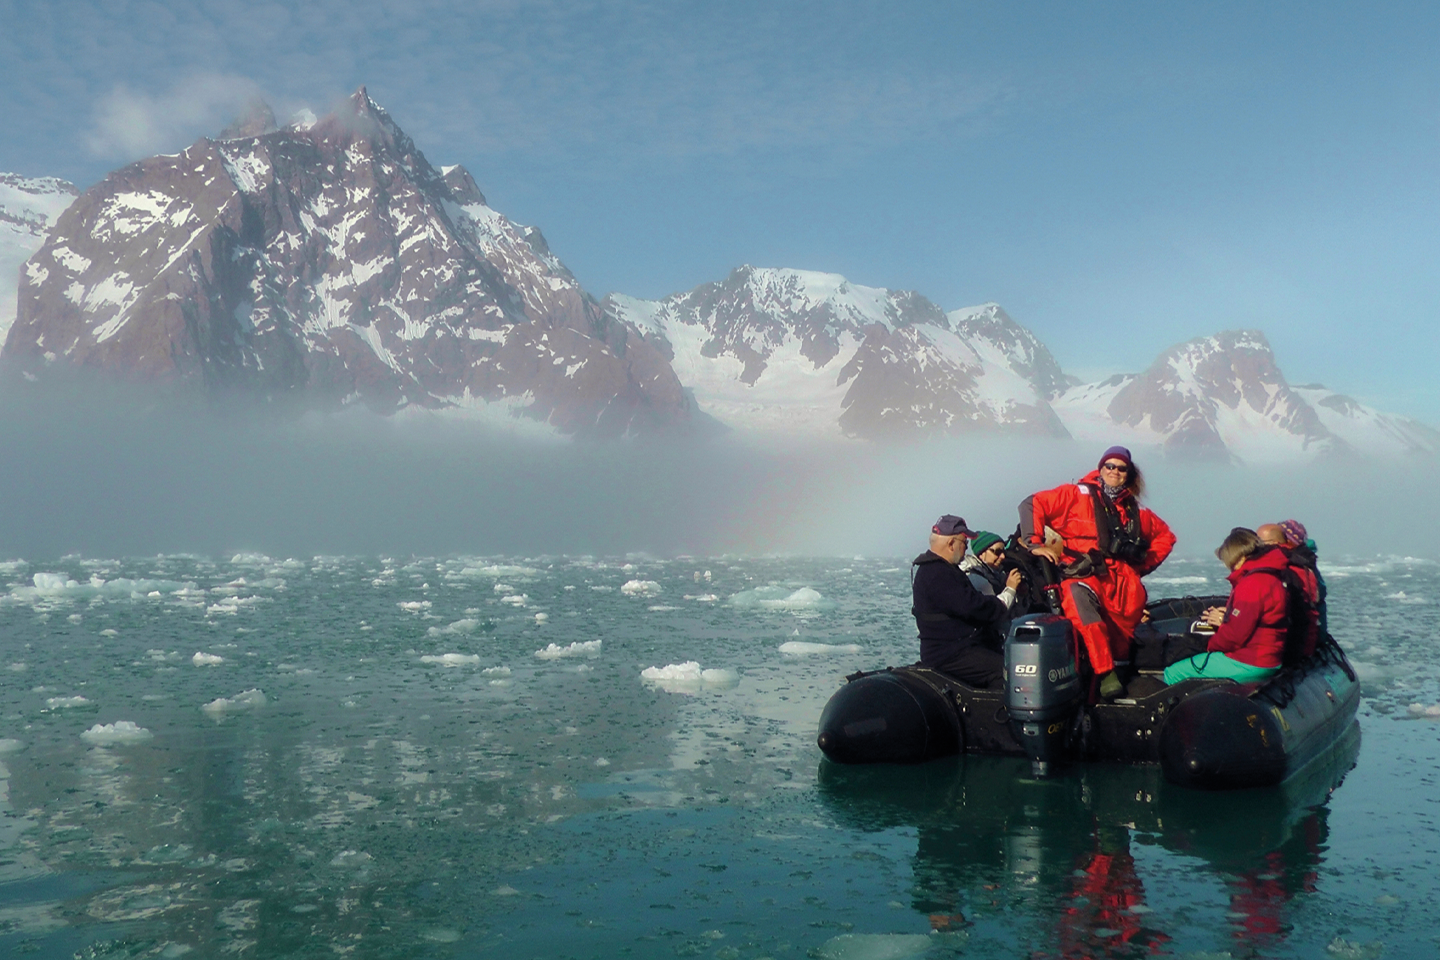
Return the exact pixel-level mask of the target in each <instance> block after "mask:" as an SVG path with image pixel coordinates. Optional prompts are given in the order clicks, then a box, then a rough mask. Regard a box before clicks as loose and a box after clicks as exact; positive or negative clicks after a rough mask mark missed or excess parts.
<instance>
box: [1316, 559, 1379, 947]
mask: <svg viewBox="0 0 1440 960" xmlns="http://www.w3.org/2000/svg"><path fill="white" fill-rule="evenodd" d="M1326 572H1327V573H1328V572H1329V571H1326ZM1325 952H1326V953H1328V954H1330V956H1332V957H1335V958H1336V960H1378V958H1379V957H1380V955H1381V954H1383V953H1384V952H1385V944H1383V943H1381V942H1380V941H1379V940H1375V941H1372V942H1371V943H1358V942H1356V941H1353V940H1346V939H1345V938H1344V937H1336V938H1335V939H1334V940H1331V941H1330V942H1329V943H1327V944H1325Z"/></svg>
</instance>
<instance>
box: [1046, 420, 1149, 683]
mask: <svg viewBox="0 0 1440 960" xmlns="http://www.w3.org/2000/svg"><path fill="white" fill-rule="evenodd" d="M1144 489H1145V481H1144V478H1143V477H1141V475H1140V469H1139V468H1138V467H1136V466H1135V461H1134V459H1133V458H1132V457H1131V456H1130V451H1129V450H1127V449H1125V448H1124V447H1111V448H1110V449H1109V450H1106V451H1105V455H1104V456H1102V457H1101V458H1100V464H1099V467H1098V468H1097V469H1095V470H1092V471H1091V472H1090V473H1088V474H1086V475H1085V476H1084V477H1081V478H1080V480H1079V482H1078V483H1067V484H1065V485H1064V486H1059V487H1056V488H1055V489H1053V490H1042V491H1040V492H1039V493H1036V494H1032V495H1031V496H1029V497H1027V498H1025V500H1024V501H1022V502H1021V504H1020V533H1021V536H1022V539H1023V540H1024V542H1025V543H1026V544H1027V545H1028V546H1029V547H1030V551H1031V552H1032V553H1035V554H1038V555H1040V556H1044V557H1048V558H1050V559H1051V560H1052V561H1054V562H1055V563H1056V564H1057V565H1059V567H1060V570H1061V574H1062V575H1063V577H1064V581H1063V582H1062V583H1061V586H1060V603H1061V607H1062V609H1063V610H1064V612H1065V616H1066V618H1067V619H1068V620H1069V621H1070V624H1071V626H1073V627H1074V628H1075V633H1076V634H1077V635H1078V637H1079V638H1080V640H1081V641H1083V642H1084V645H1085V651H1086V653H1087V654H1089V658H1090V668H1091V670H1093V671H1094V674H1095V676H1097V677H1099V678H1100V695H1101V696H1102V697H1106V698H1112V697H1116V696H1119V695H1120V693H1121V692H1122V691H1123V690H1124V687H1123V685H1122V684H1121V682H1120V678H1119V676H1117V674H1116V672H1115V667H1116V664H1117V663H1125V662H1128V661H1129V659H1130V653H1131V648H1132V647H1133V646H1134V643H1135V626H1136V625H1137V624H1138V623H1139V622H1140V618H1141V617H1142V616H1143V615H1144V613H1145V600H1146V594H1145V585H1144V584H1143V583H1141V582H1140V578H1141V577H1143V576H1145V575H1146V574H1147V573H1150V572H1151V571H1152V570H1154V569H1155V568H1156V567H1158V566H1160V564H1162V563H1164V562H1165V558H1166V557H1168V556H1169V555H1170V551H1171V550H1173V549H1174V547H1175V535H1174V534H1173V533H1171V532H1170V528H1169V527H1168V526H1166V524H1165V521H1164V520H1161V519H1160V518H1159V517H1157V516H1156V515H1155V514H1154V513H1153V512H1152V511H1150V510H1147V509H1146V508H1144V507H1142V506H1140V494H1141V493H1142V492H1143V491H1144ZM1047 527H1048V528H1050V530H1052V531H1054V532H1055V533H1056V534H1058V535H1059V540H1058V541H1053V542H1049V543H1047V542H1046V528H1047Z"/></svg>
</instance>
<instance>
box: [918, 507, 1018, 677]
mask: <svg viewBox="0 0 1440 960" xmlns="http://www.w3.org/2000/svg"><path fill="white" fill-rule="evenodd" d="M975 536H976V534H975V532H974V531H972V530H971V529H970V528H969V527H967V526H966V525H965V521H964V520H963V519H961V518H960V517H956V516H952V515H951V514H948V513H947V514H946V515H945V516H943V517H941V518H940V519H939V520H937V521H936V522H935V525H934V526H933V527H931V528H930V549H929V550H926V551H925V552H924V553H922V554H920V556H918V557H916V558H915V559H914V560H913V561H911V564H912V567H911V579H910V582H911V585H912V587H913V589H914V599H915V603H914V606H912V607H911V608H910V612H911V613H913V614H914V615H915V625H916V626H917V627H918V628H919V631H920V663H921V665H922V666H926V667H930V668H932V669H934V670H940V671H943V672H944V673H948V674H950V675H951V676H953V677H957V678H959V679H961V680H963V681H965V682H966V683H968V684H970V685H971V686H974V687H982V688H988V689H991V690H998V689H1002V688H1003V687H1004V686H1005V657H1004V655H1003V654H1002V653H1001V652H1000V651H999V650H997V649H995V648H994V647H991V646H987V645H986V643H985V639H986V630H985V627H986V626H988V625H990V624H994V623H998V622H999V621H1000V620H1003V619H1004V618H1006V617H1008V616H1009V611H1008V610H1006V608H1005V604H1004V603H1002V602H1001V601H1000V600H998V599H996V598H995V597H987V596H985V595H984V594H983V593H981V592H980V591H979V590H976V589H975V585H974V584H972V583H971V582H970V578H969V577H968V576H966V575H965V574H964V573H963V572H962V571H961V570H960V568H959V567H957V566H956V564H958V563H959V562H960V560H961V558H962V557H964V556H965V545H966V544H967V543H969V541H970V540H971V539H972V538H973V537H975ZM1019 584H1020V571H1018V570H1012V571H1010V576H1009V577H1008V578H1007V579H1006V581H1005V585H1006V586H1008V587H1011V588H1012V589H1013V588H1015V587H1017V586H1019Z"/></svg>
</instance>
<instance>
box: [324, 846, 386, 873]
mask: <svg viewBox="0 0 1440 960" xmlns="http://www.w3.org/2000/svg"><path fill="white" fill-rule="evenodd" d="M374 859H375V858H374V857H372V856H370V854H368V853H365V852H363V851H360V850H341V851H340V852H339V853H337V854H335V856H334V857H333V858H332V859H331V861H330V866H332V867H344V868H345V869H347V870H358V869H360V868H361V867H363V866H365V865H366V864H367V863H369V862H370V861H372V860H374Z"/></svg>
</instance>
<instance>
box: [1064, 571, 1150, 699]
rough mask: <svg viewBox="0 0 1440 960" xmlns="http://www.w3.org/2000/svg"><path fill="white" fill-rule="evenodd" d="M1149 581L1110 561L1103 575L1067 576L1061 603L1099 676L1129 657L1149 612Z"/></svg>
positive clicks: (1092, 667)
mask: <svg viewBox="0 0 1440 960" xmlns="http://www.w3.org/2000/svg"><path fill="white" fill-rule="evenodd" d="M1145 599H1146V594H1145V584H1143V583H1141V582H1140V574H1138V573H1136V572H1135V568H1134V567H1132V566H1130V565H1129V564H1128V563H1122V562H1120V561H1119V560H1106V561H1105V571H1104V573H1103V574H1102V575H1100V576H1090V577H1080V578H1076V579H1073V580H1071V579H1067V580H1065V581H1064V582H1063V583H1062V584H1061V585H1060V603H1061V606H1062V608H1063V609H1064V611H1065V617H1066V619H1068V620H1069V621H1070V624H1071V625H1072V626H1073V627H1074V628H1075V633H1076V635H1077V636H1078V637H1079V638H1080V641H1081V642H1082V643H1084V644H1085V652H1086V653H1088V654H1089V655H1090V667H1091V669H1093V670H1094V671H1095V674H1096V675H1097V676H1102V675H1104V674H1107V673H1109V672H1110V671H1111V670H1114V669H1115V661H1116V660H1129V659H1130V651H1131V648H1132V647H1133V646H1134V645H1135V627H1136V625H1137V624H1139V623H1140V617H1141V616H1142V615H1143V614H1144V613H1145Z"/></svg>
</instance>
